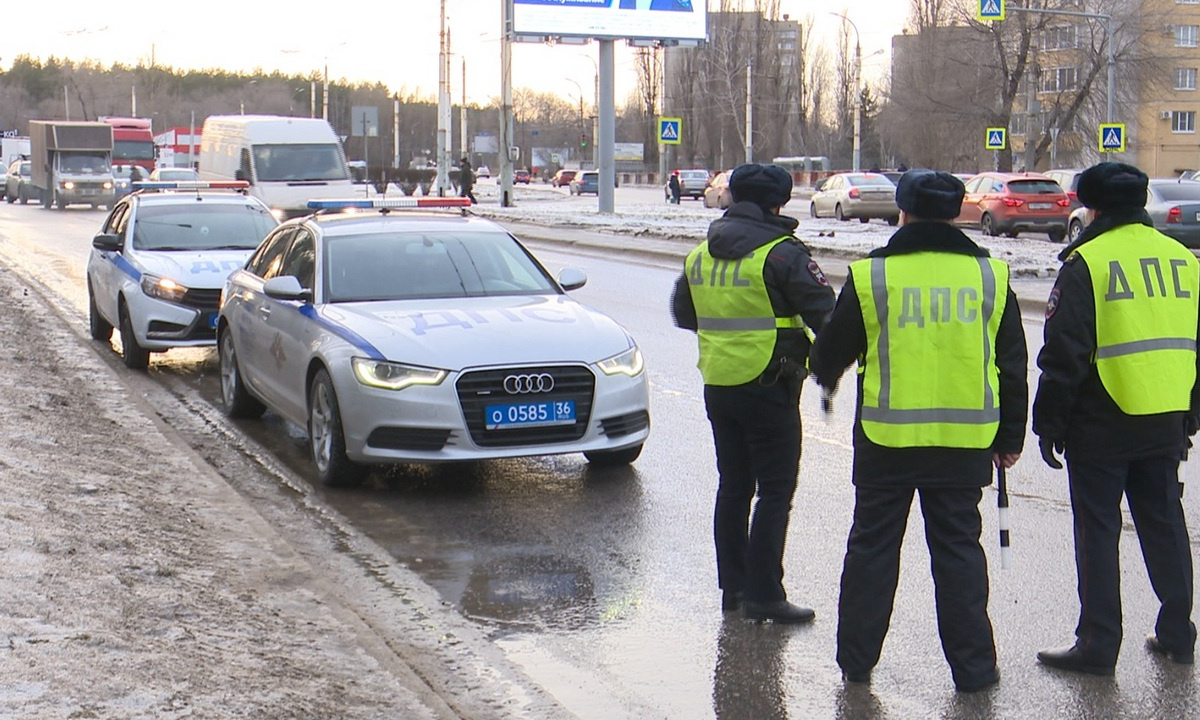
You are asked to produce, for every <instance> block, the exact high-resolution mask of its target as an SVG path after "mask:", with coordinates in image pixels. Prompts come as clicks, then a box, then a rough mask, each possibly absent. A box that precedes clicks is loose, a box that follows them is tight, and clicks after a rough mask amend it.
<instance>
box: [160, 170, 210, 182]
mask: <svg viewBox="0 0 1200 720" xmlns="http://www.w3.org/2000/svg"><path fill="white" fill-rule="evenodd" d="M199 179H200V174H199V173H197V172H196V171H195V170H193V169H191V168H179V167H165V168H157V169H155V171H154V172H152V173H150V180H152V181H154V182H160V181H172V182H190V181H195V180H199Z"/></svg>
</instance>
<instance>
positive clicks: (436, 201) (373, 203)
mask: <svg viewBox="0 0 1200 720" xmlns="http://www.w3.org/2000/svg"><path fill="white" fill-rule="evenodd" d="M308 206H309V207H310V208H312V209H313V210H350V209H360V210H370V209H372V208H378V209H381V210H399V209H401V208H465V207H471V198H465V197H446V198H441V197H422V198H407V197H406V198H370V199H358V200H350V199H346V200H309V201H308Z"/></svg>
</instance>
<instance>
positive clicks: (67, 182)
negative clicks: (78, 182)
mask: <svg viewBox="0 0 1200 720" xmlns="http://www.w3.org/2000/svg"><path fill="white" fill-rule="evenodd" d="M62 189H63V190H74V189H75V183H74V182H72V181H70V180H64V181H63V184H62Z"/></svg>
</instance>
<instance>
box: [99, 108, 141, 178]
mask: <svg viewBox="0 0 1200 720" xmlns="http://www.w3.org/2000/svg"><path fill="white" fill-rule="evenodd" d="M100 122H105V123H108V124H109V125H112V128H113V152H112V162H113V165H137V166H138V167H141V168H143V169H144V170H145V171H146V176H147V177H149V175H150V173H151V172H153V171H154V135H153V134H152V133H151V132H150V119H149V118H133V117H113V116H111V115H105V116H101V117H100Z"/></svg>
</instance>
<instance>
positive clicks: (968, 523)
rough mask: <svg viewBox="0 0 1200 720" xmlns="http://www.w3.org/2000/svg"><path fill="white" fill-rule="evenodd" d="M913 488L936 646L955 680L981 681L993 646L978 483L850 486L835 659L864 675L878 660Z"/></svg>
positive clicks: (991, 665) (987, 675) (990, 671)
mask: <svg viewBox="0 0 1200 720" xmlns="http://www.w3.org/2000/svg"><path fill="white" fill-rule="evenodd" d="M914 492H917V493H919V494H920V502H921V514H922V515H923V516H924V518H925V542H926V544H927V545H928V546H929V555H930V559H931V561H932V565H933V582H934V588H935V589H934V598H935V600H936V602H937V618H938V633H939V635H940V636H941V639H942V651H943V653H944V654H945V656H946V661H947V662H948V663H949V664H950V671H951V673H952V675H953V676H954V682H955V684H957V685H959V686H968V687H970V686H977V685H980V684H983V683H986V682H987V681H988V680H989V679H991V678H992V677H994V674H995V668H996V645H995V641H994V639H993V637H992V623H991V621H990V620H989V619H988V614H987V603H988V577H987V558H986V557H985V555H984V552H983V547H982V546H981V545H980V544H979V534H980V532H981V531H982V520H981V519H980V517H979V501H980V499H981V498H982V497H983V491H982V490H981V489H980V488H977V487H947V488H941V487H939V488H919V489H918V488H913V487H895V488H892V487H886V486H885V487H880V486H862V485H860V486H858V487H857V488H856V489H855V504H854V525H853V527H852V528H851V530H850V539H849V541H848V542H847V547H846V560H845V564H844V565H843V568H842V588H841V595H840V597H839V599H838V631H837V642H838V646H837V662H838V665H839V666H840V667H841V668H842V670H843V671H845V672H846V674H848V675H864V674H866V673H868V672H870V670H871V669H872V668H874V667H875V664H876V663H878V662H879V654H880V652H881V651H882V649H883V639H884V636H886V635H887V630H888V625H889V624H890V622H891V617H892V605H893V602H894V601H895V597H896V583H897V581H898V580H899V577H900V545H901V542H902V541H903V540H904V530H905V528H906V527H907V525H908V512H909V507H910V506H911V505H912V498H913V493H914Z"/></svg>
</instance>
